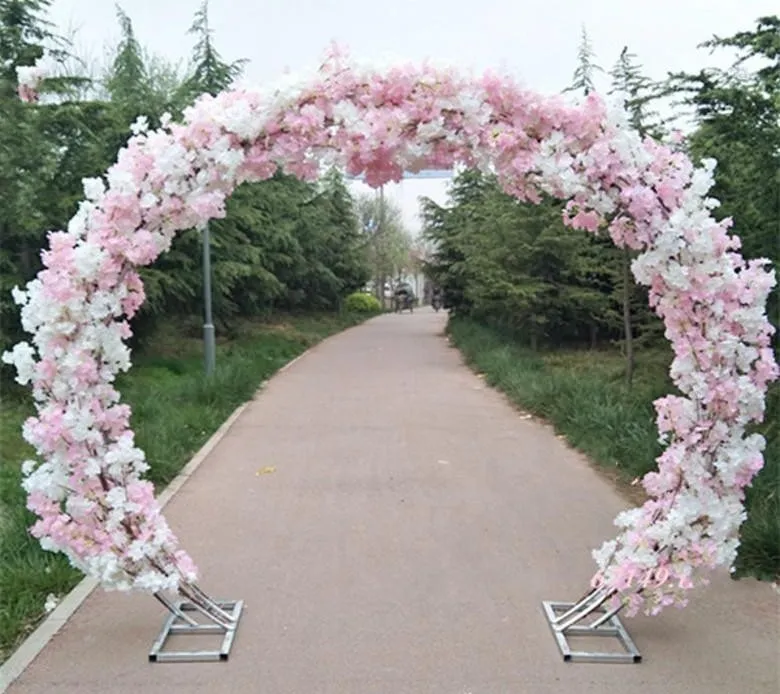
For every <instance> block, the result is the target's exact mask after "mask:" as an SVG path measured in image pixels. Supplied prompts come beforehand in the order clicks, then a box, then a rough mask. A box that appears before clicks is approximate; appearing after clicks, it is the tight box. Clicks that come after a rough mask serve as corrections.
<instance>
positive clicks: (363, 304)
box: [344, 292, 382, 313]
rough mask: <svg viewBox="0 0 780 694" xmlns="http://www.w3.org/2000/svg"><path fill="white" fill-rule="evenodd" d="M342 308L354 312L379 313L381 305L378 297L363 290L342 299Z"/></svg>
mask: <svg viewBox="0 0 780 694" xmlns="http://www.w3.org/2000/svg"><path fill="white" fill-rule="evenodd" d="M344 308H345V309H346V310H347V311H350V312H354V313H379V312H380V311H381V310H382V306H381V305H380V303H379V299H377V298H376V297H375V296H372V295H371V294H366V293H365V292H355V293H354V294H350V295H349V296H348V297H347V298H346V299H345V300H344Z"/></svg>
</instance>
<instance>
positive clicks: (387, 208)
mask: <svg viewBox="0 0 780 694" xmlns="http://www.w3.org/2000/svg"><path fill="white" fill-rule="evenodd" d="M355 212H356V214H357V224H358V228H359V229H360V231H361V232H362V236H363V248H364V253H365V258H366V261H367V263H368V266H369V267H370V268H371V278H372V280H373V282H374V290H375V293H376V296H377V299H379V301H380V302H381V301H383V300H384V286H385V283H386V282H387V281H388V280H394V279H395V278H396V277H397V276H398V275H400V274H402V273H403V272H404V271H405V270H407V269H409V256H410V251H411V248H412V237H411V234H410V233H409V232H408V231H407V230H406V229H405V228H404V224H403V215H402V212H401V208H400V207H399V206H398V205H396V204H395V203H393V202H392V201H389V200H387V199H386V198H385V197H384V195H383V194H374V193H368V194H363V195H358V196H357V198H356V200H355Z"/></svg>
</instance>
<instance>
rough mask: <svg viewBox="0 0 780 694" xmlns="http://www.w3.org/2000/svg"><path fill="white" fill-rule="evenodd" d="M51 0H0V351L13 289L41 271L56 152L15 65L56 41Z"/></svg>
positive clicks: (9, 329) (11, 328)
mask: <svg viewBox="0 0 780 694" xmlns="http://www.w3.org/2000/svg"><path fill="white" fill-rule="evenodd" d="M50 4H51V3H50V2H49V0H0V350H3V349H4V348H5V347H7V346H8V344H9V342H11V341H12V340H13V338H14V337H15V336H18V334H19V330H20V327H19V325H18V321H17V316H18V312H17V310H16V306H15V305H14V304H13V302H12V300H11V295H10V292H11V289H12V288H13V287H14V285H22V284H24V283H25V282H27V281H28V280H29V279H31V278H32V276H33V275H34V274H35V273H36V272H37V271H38V269H39V267H40V262H39V259H38V257H37V251H38V249H39V248H40V247H41V245H42V243H43V228H44V224H45V215H44V213H43V211H42V210H41V208H40V205H39V204H38V201H39V200H40V199H41V198H42V196H43V194H44V191H45V188H44V181H46V179H47V178H48V177H49V176H50V175H51V171H52V169H53V167H54V162H55V159H56V156H57V152H56V151H54V148H53V147H52V146H51V145H50V144H49V143H47V142H46V141H45V140H44V139H42V138H41V136H40V133H41V109H40V108H39V107H37V106H34V105H31V104H24V103H22V101H21V100H20V99H18V98H17V95H16V88H17V78H16V67H17V66H22V65H33V64H35V62H36V61H37V60H38V59H39V58H41V56H43V53H44V48H46V47H49V46H51V45H52V44H54V43H55V41H56V37H55V36H54V35H53V34H52V32H51V29H50V26H51V25H50V24H49V23H48V22H47V21H46V19H45V17H44V15H45V11H46V10H47V9H48V6H49V5H50Z"/></svg>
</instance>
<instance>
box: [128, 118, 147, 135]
mask: <svg viewBox="0 0 780 694" xmlns="http://www.w3.org/2000/svg"><path fill="white" fill-rule="evenodd" d="M147 130H149V119H148V118H147V117H146V116H138V118H136V119H135V122H134V123H133V124H132V125H131V126H130V132H132V133H133V135H140V134H141V133H145V132H146V131H147Z"/></svg>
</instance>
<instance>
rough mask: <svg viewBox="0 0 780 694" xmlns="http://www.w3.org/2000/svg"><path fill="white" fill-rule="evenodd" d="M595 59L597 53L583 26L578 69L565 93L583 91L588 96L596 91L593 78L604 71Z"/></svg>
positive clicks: (578, 54) (578, 50)
mask: <svg viewBox="0 0 780 694" xmlns="http://www.w3.org/2000/svg"><path fill="white" fill-rule="evenodd" d="M595 58H596V52H595V51H594V50H593V46H591V44H590V38H589V37H588V32H587V30H586V29H585V26H584V25H583V27H582V35H581V37H580V45H579V48H578V49H577V69H576V70H574V75H573V77H572V83H571V85H570V86H569V87H567V88H566V89H564V91H565V92H580V91H581V92H582V93H583V94H585V96H588V94H590V93H591V92H594V91H596V87H595V84H594V82H593V78H594V76H595V74H596V73H597V72H604V70H603V68H601V67H600V66H599V65H598V64H597V63H596V62H595Z"/></svg>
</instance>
